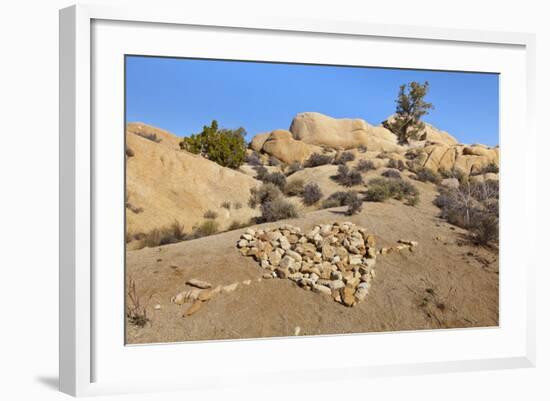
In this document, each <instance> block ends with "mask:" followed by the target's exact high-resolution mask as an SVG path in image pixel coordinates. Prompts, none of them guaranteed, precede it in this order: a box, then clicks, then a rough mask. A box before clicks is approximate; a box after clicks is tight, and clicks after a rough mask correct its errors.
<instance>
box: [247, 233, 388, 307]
mask: <svg viewBox="0 0 550 401" xmlns="http://www.w3.org/2000/svg"><path fill="white" fill-rule="evenodd" d="M237 247H238V248H239V250H240V252H241V254H242V255H244V256H252V257H254V258H255V259H256V260H257V261H258V262H259V263H260V266H261V268H262V269H265V270H266V273H265V274H264V275H263V278H264V279H267V278H275V277H278V278H281V279H289V280H292V281H294V282H296V283H297V284H298V285H299V286H300V287H301V288H303V289H305V290H311V291H314V292H317V293H321V294H326V295H329V296H331V297H332V298H333V299H334V300H335V301H336V302H339V303H341V304H343V305H346V306H350V307H351V306H354V305H355V304H356V303H357V302H360V301H363V300H364V299H365V298H366V296H367V294H368V292H369V288H370V286H371V282H372V280H373V279H374V277H375V271H374V266H375V264H376V254H377V252H376V243H375V240H374V236H373V235H371V234H369V233H368V232H367V230H365V229H364V228H361V227H357V226H356V225H355V224H353V223H350V222H343V223H342V222H336V223H333V224H322V225H317V226H315V227H313V229H312V230H310V231H309V232H307V233H305V234H304V233H302V232H301V230H300V228H298V227H293V226H291V225H283V226H281V227H280V228H276V229H273V230H262V229H259V230H254V229H252V228H249V229H247V230H246V231H245V233H244V234H243V235H242V236H241V239H240V240H239V241H238V243H237Z"/></svg>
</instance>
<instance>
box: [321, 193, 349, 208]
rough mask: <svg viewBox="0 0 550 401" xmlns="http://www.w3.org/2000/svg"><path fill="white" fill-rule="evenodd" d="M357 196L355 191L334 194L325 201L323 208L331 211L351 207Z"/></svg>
mask: <svg viewBox="0 0 550 401" xmlns="http://www.w3.org/2000/svg"><path fill="white" fill-rule="evenodd" d="M357 196H358V195H357V192H355V191H338V192H334V193H333V194H331V195H330V196H329V197H328V198H327V199H325V200H324V201H323V203H322V208H323V209H329V208H331V207H338V206H349V205H350V204H351V203H352V202H353V200H354V198H355V197H357Z"/></svg>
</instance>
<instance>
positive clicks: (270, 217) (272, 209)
mask: <svg viewBox="0 0 550 401" xmlns="http://www.w3.org/2000/svg"><path fill="white" fill-rule="evenodd" d="M260 210H261V212H262V215H261V217H259V218H258V222H260V223H265V222H270V221H277V220H283V219H291V218H295V217H298V212H297V211H296V208H295V207H294V205H293V204H292V203H290V202H289V201H287V200H285V199H282V198H276V199H274V200H272V201H269V202H265V203H262V204H261V205H260Z"/></svg>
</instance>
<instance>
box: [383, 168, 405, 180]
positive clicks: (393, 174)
mask: <svg viewBox="0 0 550 401" xmlns="http://www.w3.org/2000/svg"><path fill="white" fill-rule="evenodd" d="M382 176H383V177H386V178H395V179H397V180H400V179H401V178H402V177H401V173H400V172H399V170H396V169H393V168H390V169H388V170H386V171H384V172H383V173H382Z"/></svg>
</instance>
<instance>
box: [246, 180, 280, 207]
mask: <svg viewBox="0 0 550 401" xmlns="http://www.w3.org/2000/svg"><path fill="white" fill-rule="evenodd" d="M282 196H283V194H282V193H281V190H280V189H279V188H278V187H277V186H275V185H273V184H271V183H267V184H262V185H261V186H260V187H259V188H251V189H250V199H249V201H248V204H249V205H250V207H251V208H253V209H254V208H255V207H256V206H258V205H261V204H263V203H266V202H270V201H273V200H275V199H277V198H280V197H282Z"/></svg>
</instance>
